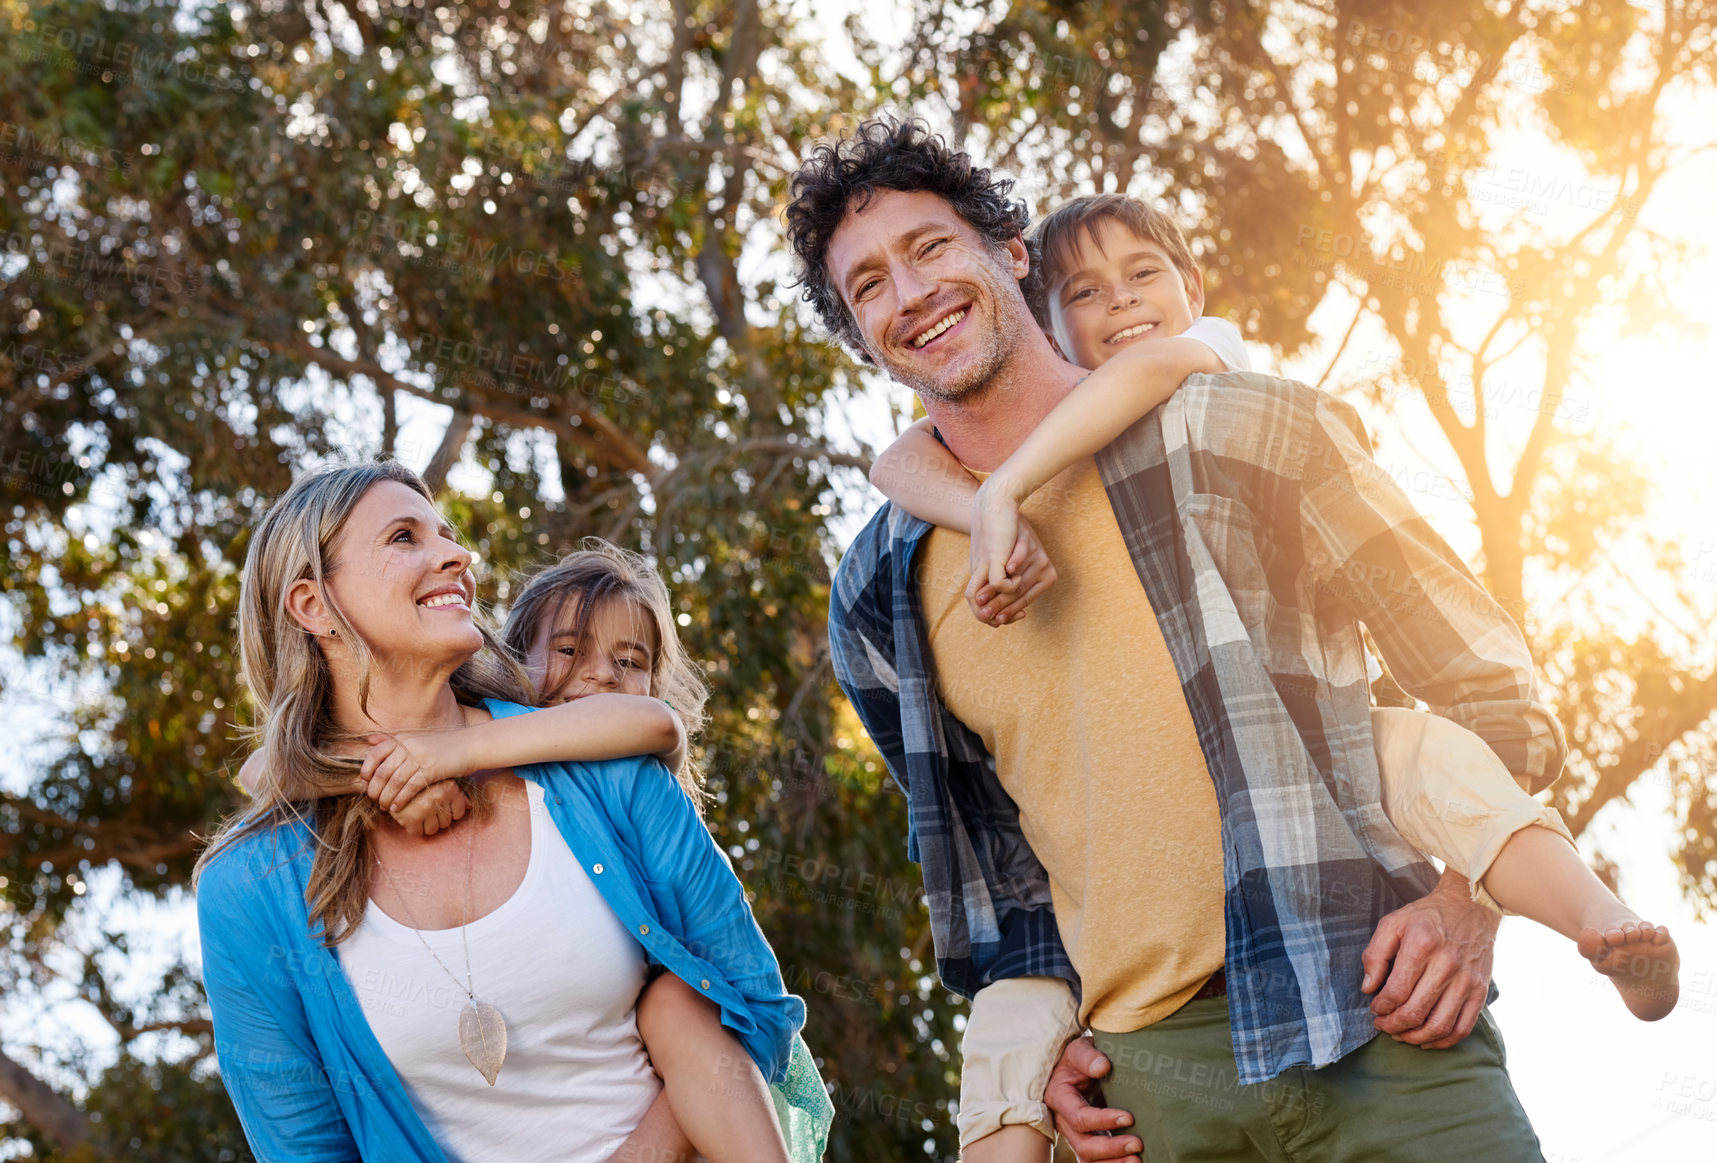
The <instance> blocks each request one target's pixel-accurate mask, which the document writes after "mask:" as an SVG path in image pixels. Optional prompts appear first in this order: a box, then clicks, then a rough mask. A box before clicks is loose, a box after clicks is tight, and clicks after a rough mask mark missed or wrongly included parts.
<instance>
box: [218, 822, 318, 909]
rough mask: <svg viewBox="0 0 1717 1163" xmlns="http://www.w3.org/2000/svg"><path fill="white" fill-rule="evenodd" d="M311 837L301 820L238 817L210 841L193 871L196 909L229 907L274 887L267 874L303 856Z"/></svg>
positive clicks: (311, 843)
mask: <svg viewBox="0 0 1717 1163" xmlns="http://www.w3.org/2000/svg"><path fill="white" fill-rule="evenodd" d="M314 843H315V839H314V837H313V835H312V834H311V830H310V825H309V824H308V822H307V821H305V820H303V819H290V818H287V819H280V820H276V821H272V822H257V821H252V820H241V821H239V822H238V823H237V824H235V825H233V827H232V829H231V830H229V831H228V832H226V833H224V834H223V835H222V836H220V837H218V838H217V839H216V840H215V841H214V851H213V852H212V853H211V854H210V855H209V857H208V859H207V861H206V862H205V863H204V865H203V867H202V869H201V870H200V871H199V872H198V874H197V904H198V908H199V909H208V908H218V907H232V906H234V905H236V904H238V903H239V902H241V901H243V900H247V899H254V898H257V897H260V896H263V895H265V894H267V893H269V892H270V891H272V890H273V889H274V886H275V885H276V883H277V878H275V877H272V876H271V875H270V874H271V873H275V872H277V871H278V870H279V869H280V868H281V866H283V865H288V864H292V863H293V862H295V861H297V860H299V859H300V858H307V857H308V855H309V854H310V851H311V848H312V846H313V844H314Z"/></svg>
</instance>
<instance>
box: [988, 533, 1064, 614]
mask: <svg viewBox="0 0 1717 1163" xmlns="http://www.w3.org/2000/svg"><path fill="white" fill-rule="evenodd" d="M1007 570H1008V576H1007V588H1006V589H999V588H997V587H996V586H993V585H989V584H987V583H985V584H981V585H980V584H979V582H980V579H979V577H978V575H977V574H973V575H972V580H971V581H970V582H969V583H967V586H966V603H967V605H969V606H970V607H971V608H972V614H973V615H974V616H975V617H976V618H977V619H978V621H980V622H982V623H984V624H985V625H987V626H1006V625H1008V624H1009V623H1011V622H1017V621H1019V619H1020V617H1021V616H1022V615H1024V613H1025V608H1026V607H1027V606H1029V605H1031V603H1032V602H1034V601H1035V600H1037V598H1038V596H1039V595H1040V594H1042V593H1043V592H1044V591H1045V590H1047V589H1048V588H1049V587H1050V586H1052V585H1054V584H1055V580H1056V577H1057V574H1056V572H1055V566H1054V564H1053V563H1052V562H1051V561H1050V560H1049V554H1048V553H1046V552H1045V551H1044V548H1043V543H1042V542H1040V541H1039V540H1038V539H1037V532H1036V530H1034V529H1032V527H1031V525H1030V524H1029V523H1028V522H1027V521H1026V519H1025V518H1024V517H1021V518H1020V519H1019V536H1018V537H1017V538H1016V540H1015V541H1014V547H1013V552H1012V553H1011V554H1009V555H1008V560H1007Z"/></svg>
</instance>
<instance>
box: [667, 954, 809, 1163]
mask: <svg viewBox="0 0 1717 1163" xmlns="http://www.w3.org/2000/svg"><path fill="white" fill-rule="evenodd" d="M638 1034H639V1036H640V1037H642V1038H643V1040H644V1048H645V1049H646V1050H648V1051H649V1052H650V1062H651V1064H652V1065H654V1066H655V1068H656V1073H657V1074H660V1075H661V1076H662V1087H663V1089H664V1090H665V1091H666V1092H667V1095H668V1103H669V1105H670V1106H671V1107H672V1108H673V1112H674V1118H675V1120H676V1121H677V1122H678V1123H679V1124H680V1129H681V1130H683V1131H684V1132H685V1135H686V1138H688V1139H690V1140H691V1141H692V1145H693V1146H695V1147H696V1148H697V1149H698V1152H699V1154H701V1155H702V1156H703V1157H704V1158H705V1159H707V1160H708V1161H709V1163H757V1161H758V1160H762V1161H764V1163H787V1144H786V1142H785V1140H783V1139H782V1137H781V1126H780V1124H779V1123H778V1122H777V1121H776V1118H775V1104H774V1102H773V1101H772V1100H771V1099H770V1097H769V1088H768V1086H767V1084H766V1083H765V1082H764V1080H763V1075H762V1073H761V1072H760V1071H759V1070H758V1069H757V1064H756V1063H755V1062H753V1061H752V1060H751V1056H750V1055H749V1054H747V1053H746V1052H745V1047H743V1046H741V1045H740V1044H739V1039H738V1038H735V1037H734V1036H733V1034H731V1033H730V1032H729V1031H728V1030H727V1028H726V1027H724V1026H723V1025H722V1024H721V1011H720V1010H719V1009H717V1008H716V1006H715V1003H713V1002H711V1001H710V1000H709V999H708V998H705V997H702V996H700V995H699V994H698V993H697V991H696V990H694V989H692V987H691V986H689V985H687V984H686V983H685V982H683V981H681V980H680V979H679V978H678V977H675V976H674V975H673V974H671V973H663V974H660V975H659V976H658V977H657V978H656V979H655V980H654V981H652V982H651V983H650V984H649V985H647V986H645V987H644V993H643V996H642V997H640V998H639V999H638Z"/></svg>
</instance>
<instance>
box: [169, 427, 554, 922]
mask: <svg viewBox="0 0 1717 1163" xmlns="http://www.w3.org/2000/svg"><path fill="white" fill-rule="evenodd" d="M382 481H395V482H397V483H399V484H402V485H405V486H406V487H407V488H409V489H412V490H413V491H415V492H417V493H420V494H421V495H422V496H423V497H425V498H426V499H428V500H429V501H430V502H431V503H433V502H434V500H435V498H434V496H433V494H431V493H430V491H429V489H428V487H427V486H425V485H424V483H423V480H422V479H421V478H420V477H419V476H418V475H417V474H416V473H415V472H412V471H411V469H409V468H407V467H405V466H404V465H402V464H400V463H399V462H397V461H391V460H384V461H376V462H374V463H371V464H355V465H336V466H330V467H327V468H322V469H318V470H316V471H313V472H310V473H306V474H305V475H304V476H302V477H300V478H299V479H298V480H297V481H295V482H293V484H292V487H291V488H289V489H287V490H286V492H285V494H284V495H283V496H281V498H280V499H279V500H278V501H276V502H275V503H274V504H273V505H272V506H270V508H269V510H268V512H267V513H266V514H264V515H263V518H262V520H261V521H260V522H259V523H258V524H257V527H256V530H255V532H254V533H253V534H252V535H251V540H250V548H249V550H248V551H247V552H246V554H245V561H244V574H243V577H242V578H241V580H240V583H239V612H238V630H239V654H240V665H241V668H242V670H243V674H244V682H245V685H246V687H248V688H249V691H250V698H251V701H252V704H253V707H254V714H255V724H254V726H252V727H251V728H250V732H251V734H252V735H253V737H255V738H256V739H258V740H259V741H260V746H259V751H260V753H261V755H262V772H261V775H260V777H259V779H258V781H257V788H256V796H255V799H254V800H253V801H252V802H251V804H250V805H249V806H248V807H247V808H246V809H245V810H244V811H242V812H241V813H240V814H239V815H237V816H234V817H232V818H230V819H228V820H227V821H226V822H225V823H224V824H223V825H222V826H221V829H220V831H219V832H218V833H217V834H216V836H215V838H214V840H213V841H212V842H211V843H210V844H209V846H208V848H207V849H205V850H204V852H203V854H202V856H201V857H200V858H199V859H198V861H197V867H196V870H195V874H194V876H193V883H194V882H195V876H200V875H201V874H202V871H203V869H204V868H206V867H207V866H208V864H209V861H211V860H212V859H214V858H215V857H216V856H217V855H218V854H219V853H221V852H223V851H225V850H226V849H227V848H229V847H231V846H232V845H233V844H234V843H236V842H237V841H238V840H240V839H241V838H242V837H244V836H247V835H249V834H251V833H253V832H262V831H265V830H267V829H270V828H273V827H276V826H279V825H284V824H288V823H292V822H295V821H300V820H303V819H304V818H305V813H304V808H303V806H302V805H301V804H299V803H297V802H295V801H294V799H293V798H291V797H290V796H289V795H288V794H287V788H288V786H289V781H288V779H287V775H288V773H290V776H291V780H290V785H291V786H292V787H293V788H294V789H296V788H302V787H305V786H310V787H318V786H320V787H325V788H329V789H332V788H337V787H339V788H343V787H345V786H346V785H348V784H350V782H351V779H352V775H353V771H354V765H353V764H352V762H351V761H350V760H348V759H344V758H342V757H341V756H338V755H336V754H334V753H333V752H332V751H331V750H329V748H330V746H331V745H332V744H335V743H338V742H340V741H341V740H342V739H345V738H347V736H345V735H344V733H343V732H342V731H341V729H340V727H339V726H338V724H337V723H336V722H335V720H334V706H333V694H334V682H333V673H332V671H331V670H330V668H329V666H328V660H327V658H326V657H325V656H324V655H323V653H322V649H321V648H320V647H319V646H317V645H316V644H315V643H314V642H312V641H311V637H312V635H310V634H309V633H308V632H306V631H305V629H304V628H303V627H302V626H300V625H299V624H298V622H297V620H296V619H295V618H293V617H292V614H291V612H290V611H288V609H287V608H286V595H287V591H288V590H290V589H291V588H292V586H293V584H294V583H295V582H298V581H301V580H309V581H312V582H314V583H315V584H316V586H317V587H318V588H319V589H321V590H322V597H323V600H324V601H325V602H326V603H327V606H328V610H329V612H330V613H331V614H332V616H333V620H334V624H335V627H336V628H337V629H338V630H339V634H340V637H341V638H342V639H343V640H344V641H345V642H346V644H347V645H348V646H349V647H350V648H351V649H352V650H353V651H354V653H355V654H356V656H357V660H358V698H359V704H360V705H361V706H364V705H367V702H368V697H369V686H370V666H371V663H372V660H373V659H372V655H371V651H370V649H369V646H368V644H366V643H365V642H364V641H363V639H362V638H360V637H359V636H358V634H357V632H356V631H354V630H353V629H352V627H351V624H350V623H348V622H347V621H346V618H345V616H344V615H343V614H342V613H341V612H340V609H339V607H338V606H337V605H335V604H334V601H333V599H332V595H330V594H329V593H328V591H327V589H326V588H325V587H324V586H323V581H324V579H326V578H327V576H328V574H329V573H331V572H332V571H333V569H334V568H335V567H336V566H337V565H338V563H337V562H335V561H334V560H333V552H334V545H335V543H336V542H337V541H338V540H339V536H340V530H341V529H342V528H344V526H345V524H346V520H347V518H348V517H350V516H351V513H352V510H353V509H354V508H356V507H357V504H358V502H359V500H361V499H362V498H363V496H364V494H365V493H367V492H368V491H369V490H370V489H371V487H373V486H374V485H376V484H379V483H380V482H382ZM472 617H473V619H474V620H475V622H476V624H477V628H478V630H479V631H480V632H481V633H482V635H483V648H482V649H481V650H479V651H478V653H477V654H476V655H475V656H473V657H472V658H471V659H470V660H468V661H467V662H466V663H465V664H464V665H463V666H461V667H460V668H459V669H458V670H456V671H455V672H454V673H453V676H452V678H451V679H450V680H449V685H450V686H452V688H453V692H454V695H455V696H456V697H457V698H458V700H459V701H460V702H461V703H465V704H475V703H477V702H478V701H479V700H481V699H485V698H494V699H504V700H506V701H508V702H514V703H527V704H528V703H531V702H533V701H534V696H533V693H532V688H531V684H530V679H529V677H528V676H527V675H526V674H525V671H524V668H523V667H521V666H520V665H519V664H518V662H517V661H516V659H515V658H514V657H513V656H512V655H511V654H509V653H508V652H507V650H506V649H505V648H504V647H502V646H501V643H500V640H499V639H498V638H497V636H496V635H495V633H494V631H493V630H492V629H490V627H489V625H488V621H487V619H486V617H485V616H484V614H483V612H482V611H481V610H474V611H472ZM463 786H464V788H465V793H466V795H467V796H469V797H470V798H471V800H472V803H473V805H475V806H477V807H479V808H480V807H481V806H482V789H481V785H480V784H478V783H473V782H471V781H465V782H464V783H463ZM379 818H380V809H378V808H377V807H376V805H375V803H374V802H373V801H372V800H370V798H369V797H368V796H362V795H351V794H329V795H325V796H323V797H322V798H320V799H317V800H316V801H315V806H314V809H313V815H312V820H311V823H312V827H311V833H312V835H313V836H314V837H315V844H316V855H315V858H314V862H313V863H312V865H311V870H310V884H309V888H308V897H309V906H310V920H311V924H312V928H315V927H316V926H318V925H319V926H320V928H321V932H322V939H323V941H324V943H325V944H328V945H336V944H338V943H339V942H340V941H342V940H344V939H345V938H346V937H347V936H349V935H350V934H351V933H352V932H354V931H355V930H356V929H357V926H358V924H359V922H360V921H362V920H363V916H364V909H365V908H366V906H367V904H368V901H369V868H370V864H371V862H372V859H373V857H372V853H371V845H370V831H371V829H372V828H373V827H374V826H375V824H376V822H377V820H378V819H379Z"/></svg>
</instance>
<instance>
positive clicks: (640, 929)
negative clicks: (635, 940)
mask: <svg viewBox="0 0 1717 1163" xmlns="http://www.w3.org/2000/svg"><path fill="white" fill-rule="evenodd" d="M638 932H640V933H642V934H643V935H644V936H646V937H648V936H649V935H650V926H648V925H639V926H638Z"/></svg>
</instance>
